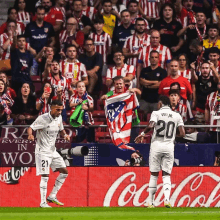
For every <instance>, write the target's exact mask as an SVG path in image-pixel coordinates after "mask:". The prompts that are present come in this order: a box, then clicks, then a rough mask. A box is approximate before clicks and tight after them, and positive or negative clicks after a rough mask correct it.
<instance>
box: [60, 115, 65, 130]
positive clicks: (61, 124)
mask: <svg viewBox="0 0 220 220" xmlns="http://www.w3.org/2000/svg"><path fill="white" fill-rule="evenodd" d="M62 130H64V127H63V120H62V116H61V115H60V131H62Z"/></svg>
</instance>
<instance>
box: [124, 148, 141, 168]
mask: <svg viewBox="0 0 220 220" xmlns="http://www.w3.org/2000/svg"><path fill="white" fill-rule="evenodd" d="M144 165H145V161H144V159H143V155H142V154H141V153H140V152H139V150H136V151H135V152H134V153H132V154H131V158H130V160H126V161H125V164H124V166H125V167H128V166H131V167H143V166H144Z"/></svg>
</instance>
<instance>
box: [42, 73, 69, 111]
mask: <svg viewBox="0 0 220 220" xmlns="http://www.w3.org/2000/svg"><path fill="white" fill-rule="evenodd" d="M46 82H49V83H50V84H51V85H52V87H53V88H54V93H55V96H57V89H58V88H62V102H63V106H64V108H65V106H66V91H68V90H70V89H71V86H70V83H69V81H68V80H67V79H66V77H64V76H61V78H60V79H59V80H56V79H55V78H54V77H53V76H52V75H51V74H49V76H48V77H47V79H46Z"/></svg>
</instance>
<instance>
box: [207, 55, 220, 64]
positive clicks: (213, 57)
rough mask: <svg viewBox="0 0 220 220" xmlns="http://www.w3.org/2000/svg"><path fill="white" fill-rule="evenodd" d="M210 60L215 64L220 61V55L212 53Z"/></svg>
mask: <svg viewBox="0 0 220 220" xmlns="http://www.w3.org/2000/svg"><path fill="white" fill-rule="evenodd" d="M209 59H210V61H211V62H214V63H215V61H218V60H219V54H217V53H210V54H209Z"/></svg>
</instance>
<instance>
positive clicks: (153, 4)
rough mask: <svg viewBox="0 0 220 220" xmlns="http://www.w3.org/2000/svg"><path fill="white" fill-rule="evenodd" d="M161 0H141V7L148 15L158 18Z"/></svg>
mask: <svg viewBox="0 0 220 220" xmlns="http://www.w3.org/2000/svg"><path fill="white" fill-rule="evenodd" d="M159 2H160V0H150V1H149V0H140V3H141V8H142V10H143V12H144V14H145V15H146V16H149V17H153V18H158V17H159V10H158V3H159Z"/></svg>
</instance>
